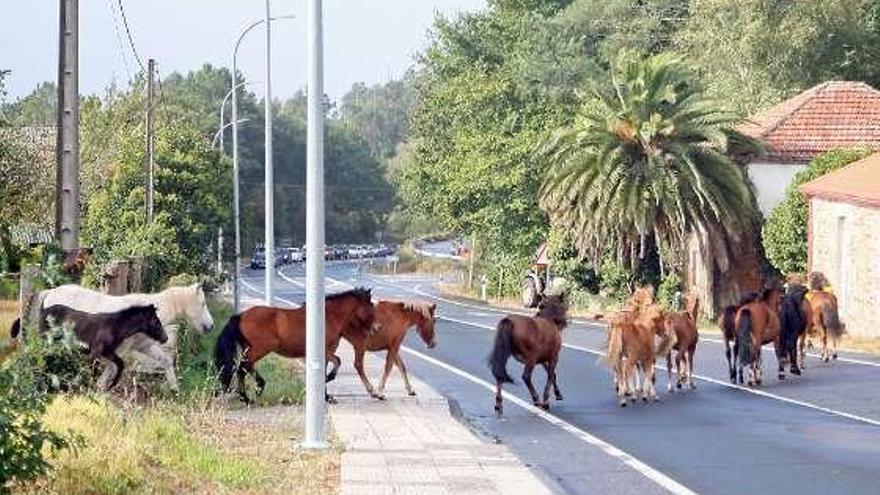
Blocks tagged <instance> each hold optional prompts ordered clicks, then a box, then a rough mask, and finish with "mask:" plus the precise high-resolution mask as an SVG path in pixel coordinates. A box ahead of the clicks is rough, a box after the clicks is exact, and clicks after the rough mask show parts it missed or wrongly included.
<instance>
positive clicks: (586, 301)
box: [435, 283, 620, 319]
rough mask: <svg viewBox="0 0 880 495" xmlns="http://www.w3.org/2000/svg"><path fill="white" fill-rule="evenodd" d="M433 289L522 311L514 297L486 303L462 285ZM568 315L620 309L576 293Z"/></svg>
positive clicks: (613, 303)
mask: <svg viewBox="0 0 880 495" xmlns="http://www.w3.org/2000/svg"><path fill="white" fill-rule="evenodd" d="M435 288H436V289H437V290H438V291H439V292H440V293H441V294H443V295H446V296H452V297H457V298H460V299H468V300H472V301H474V302H476V303H480V304H489V305H492V306H495V307H499V308H504V309H510V310H515V311H524V310H527V308H524V307H523V305H522V302H521V301H520V300H519V299H517V298H515V297H490V298H488V300H487V301H483V300H482V299H480V298H479V295H478V293H477V291H476V290H468V288H467V287H466V286H464V285H462V284H443V283H441V284H436V285H435ZM570 303H571V309H570V311H569V314H570V315H571V316H574V317H577V318H587V319H597V318H599V317H601V316H602V315H606V314H608V313H611V312H614V311H617V310H618V309H620V303H619V302H617V301H615V300H614V299H611V298H608V297H602V296H599V295H593V294H586V293H580V292H579V293H577V294H576V295H575V296H574V297H572V299H571V301H570Z"/></svg>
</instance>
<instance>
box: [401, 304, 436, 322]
mask: <svg viewBox="0 0 880 495" xmlns="http://www.w3.org/2000/svg"><path fill="white" fill-rule="evenodd" d="M401 304H403V309H405V310H407V311H411V312H413V313H418V314H420V315H421V316H422V318H424V319H426V320H430V319H431V318H433V315H431V305H430V304H425V303H418V302H413V301H401Z"/></svg>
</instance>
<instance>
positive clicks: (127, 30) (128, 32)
mask: <svg viewBox="0 0 880 495" xmlns="http://www.w3.org/2000/svg"><path fill="white" fill-rule="evenodd" d="M117 2H118V3H119V13H120V14H122V23H123V24H124V25H125V34H126V35H127V36H128V44H129V45H130V46H131V52H132V53H133V54H134V59H135V60H137V63H138V65H139V66H140V67H141V70H142V71H143V72H147V68H146V67H144V63H143V62H141V57H140V56H139V55H138V52H137V48H135V46H134V39H133V38H132V37H131V29H130V28H129V27H128V18H127V17H126V16H125V8H124V7H123V6H122V0H117Z"/></svg>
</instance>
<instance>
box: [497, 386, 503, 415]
mask: <svg viewBox="0 0 880 495" xmlns="http://www.w3.org/2000/svg"><path fill="white" fill-rule="evenodd" d="M501 386H502V383H501V382H500V381H498V380H495V414H497V415H498V416H501V415H502V414H504V405H503V404H502V401H501V398H502V395H501Z"/></svg>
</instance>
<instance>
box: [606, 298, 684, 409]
mask: <svg viewBox="0 0 880 495" xmlns="http://www.w3.org/2000/svg"><path fill="white" fill-rule="evenodd" d="M664 318H665V315H664V313H663V310H662V309H661V308H660V306H658V305H656V304H651V305H650V306H647V307H645V308H643V309H642V310H640V311H639V312H635V311H622V312H620V313H618V314H617V315H616V316H615V317H614V318H612V319H611V326H610V327H609V330H608V347H607V350H606V354H605V361H606V363H607V364H608V365H609V366H611V368H612V370H613V374H614V382H615V383H614V384H615V388H616V389H617V395H618V397H619V398H620V407H626V398H627V397H629V398H630V400H635V398H636V396H637V395H638V394H639V393H640V392H641V395H642V399H643V400H644V401H645V402H647V401H648V400H649V399H651V400H657V398H658V397H657V393H656V392H655V391H654V380H655V377H654V360H655V359H656V357H658V356H665V355H667V354H668V353H669V352H670V349H671V347H672V345H673V344H674V343H675V340H674V334H670V333H666V329H665V327H664V325H663V320H664ZM655 337H661V342H660V344H659V345H657V346H655V344H654V338H655Z"/></svg>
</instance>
